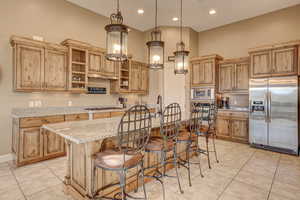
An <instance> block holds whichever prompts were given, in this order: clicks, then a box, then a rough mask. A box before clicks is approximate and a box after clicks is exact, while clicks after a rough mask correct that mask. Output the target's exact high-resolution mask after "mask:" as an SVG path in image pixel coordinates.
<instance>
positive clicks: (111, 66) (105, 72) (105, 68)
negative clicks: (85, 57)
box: [88, 47, 118, 80]
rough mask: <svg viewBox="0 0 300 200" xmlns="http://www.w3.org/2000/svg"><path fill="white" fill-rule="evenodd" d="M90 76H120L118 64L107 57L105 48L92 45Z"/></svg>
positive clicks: (107, 77) (108, 77)
mask: <svg viewBox="0 0 300 200" xmlns="http://www.w3.org/2000/svg"><path fill="white" fill-rule="evenodd" d="M88 77H92V78H102V79H112V80H115V79H117V77H118V72H117V65H116V64H115V62H113V61H109V60H107V59H106V58H105V50H104V49H101V48H98V47H91V48H90V50H89V67H88Z"/></svg>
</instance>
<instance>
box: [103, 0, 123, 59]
mask: <svg viewBox="0 0 300 200" xmlns="http://www.w3.org/2000/svg"><path fill="white" fill-rule="evenodd" d="M117 5H118V6H117V13H113V14H111V16H110V24H109V25H106V26H105V30H106V49H107V54H106V59H108V60H111V61H118V62H122V61H125V60H127V41H128V28H127V26H125V25H123V17H122V14H121V11H120V9H119V0H117Z"/></svg>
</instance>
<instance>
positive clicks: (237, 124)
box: [231, 119, 249, 142]
mask: <svg viewBox="0 0 300 200" xmlns="http://www.w3.org/2000/svg"><path fill="white" fill-rule="evenodd" d="M231 133H232V138H233V139H237V140H240V141H243V142H248V139H249V133H248V120H247V119H241V120H240V119H233V120H232V121H231Z"/></svg>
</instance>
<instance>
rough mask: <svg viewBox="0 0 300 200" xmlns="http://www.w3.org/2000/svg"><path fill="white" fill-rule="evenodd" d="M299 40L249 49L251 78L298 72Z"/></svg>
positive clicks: (295, 73)
mask: <svg viewBox="0 0 300 200" xmlns="http://www.w3.org/2000/svg"><path fill="white" fill-rule="evenodd" d="M299 44H300V41H292V42H286V43H280V44H274V45H268V46H263V47H257V48H252V49H250V50H249V54H250V57H251V67H250V76H251V78H260V77H272V76H288V75H297V74H298V66H297V65H298V59H299V55H298V49H299Z"/></svg>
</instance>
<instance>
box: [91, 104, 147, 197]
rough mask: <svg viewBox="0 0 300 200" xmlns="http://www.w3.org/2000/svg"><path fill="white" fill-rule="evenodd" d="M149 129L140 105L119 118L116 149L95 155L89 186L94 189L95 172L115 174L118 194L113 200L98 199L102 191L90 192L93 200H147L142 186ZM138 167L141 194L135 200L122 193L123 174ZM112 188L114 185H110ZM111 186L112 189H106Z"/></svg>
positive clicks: (124, 184)
mask: <svg viewBox="0 0 300 200" xmlns="http://www.w3.org/2000/svg"><path fill="white" fill-rule="evenodd" d="M151 127H152V121H151V114H150V111H149V109H148V108H147V107H146V106H143V105H136V106H133V107H132V108H130V109H129V110H128V111H127V112H126V113H125V114H124V115H123V117H122V118H121V121H120V123H119V128H118V136H117V139H118V148H117V149H112V150H106V151H104V152H100V153H97V154H96V155H95V160H94V172H93V173H94V174H93V179H94V180H93V186H95V177H96V176H95V173H96V169H97V168H100V169H102V170H109V171H115V172H116V173H118V174H119V180H120V182H119V183H118V184H119V185H120V188H121V192H119V193H117V194H115V195H114V197H113V198H109V197H103V196H102V197H100V196H98V194H99V192H100V191H101V190H103V189H105V188H107V187H108V186H106V187H105V188H101V189H99V190H97V191H94V189H93V192H94V195H93V199H122V200H125V199H127V197H128V198H132V199H147V194H146V188H145V183H144V154H143V153H144V148H145V145H146V144H147V143H148V140H149V137H150V132H151ZM134 167H140V169H141V170H140V173H139V174H141V176H142V181H143V183H142V185H143V190H144V197H143V198H136V197H133V196H131V195H129V194H127V193H126V191H125V189H126V173H127V172H128V170H129V169H132V168H134ZM114 185H116V184H114ZM110 186H112V185H110Z"/></svg>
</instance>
